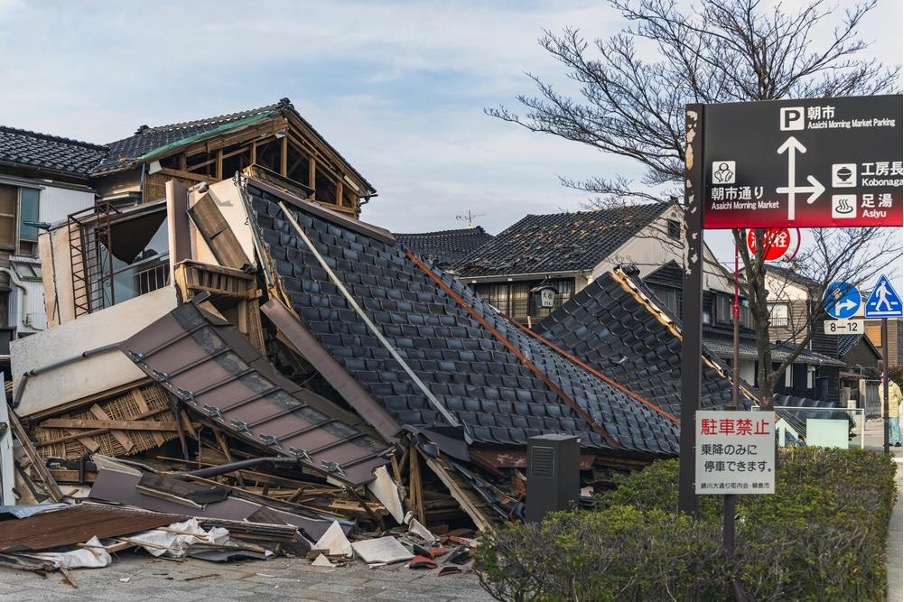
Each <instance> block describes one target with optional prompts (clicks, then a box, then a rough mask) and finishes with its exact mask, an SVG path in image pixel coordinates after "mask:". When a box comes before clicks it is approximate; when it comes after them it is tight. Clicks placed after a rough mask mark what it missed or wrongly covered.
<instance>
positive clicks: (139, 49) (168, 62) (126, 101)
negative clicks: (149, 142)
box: [0, 0, 901, 232]
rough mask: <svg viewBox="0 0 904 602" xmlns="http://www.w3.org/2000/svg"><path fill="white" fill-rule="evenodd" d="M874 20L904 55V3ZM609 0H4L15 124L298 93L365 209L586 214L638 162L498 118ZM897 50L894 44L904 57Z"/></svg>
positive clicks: (151, 116)
mask: <svg viewBox="0 0 904 602" xmlns="http://www.w3.org/2000/svg"><path fill="white" fill-rule="evenodd" d="M875 13H876V14H875V15H871V16H870V17H868V22H866V23H865V24H864V30H863V32H862V33H863V37H865V38H866V39H875V40H877V44H876V46H875V48H874V51H875V52H876V56H879V57H881V58H883V60H886V61H889V62H898V63H900V59H901V37H900V31H901V27H900V24H901V3H900V2H898V1H897V0H881V2H880V6H879V9H877V10H876V11H875ZM613 17H614V13H613V12H612V11H611V9H608V8H607V7H606V5H605V3H604V2H600V1H599V0H537V1H533V2H529V1H524V2H521V1H509V2H496V3H486V2H478V1H477V0H467V1H466V0H460V1H451V2H415V1H405V0H391V1H381V2H372V1H369V0H357V1H343V2H322V1H314V0H298V1H289V0H282V1H281V0H259V1H258V2H255V3H253V4H252V3H248V2H244V1H239V0H220V1H213V0H196V1H185V0H179V1H175V0H166V1H156V2H129V3H125V2H119V1H115V0H105V1H95V2H91V3H75V2H68V1H65V0H45V1H42V2H40V3H38V2H33V3H26V2H24V1H21V0H0V56H3V57H4V60H3V61H2V63H0V81H3V86H0V107H3V112H2V116H0V122H2V124H3V125H8V126H12V127H20V128H25V129H31V130H36V131H42V132H47V133H52V134H57V135H62V136H67V137H74V138H79V139H83V140H88V141H91V142H109V141H113V140H117V139H119V138H123V137H126V136H129V135H131V134H132V133H133V132H134V131H135V129H136V128H137V127H138V126H139V125H142V124H148V125H160V124H165V123H173V122H180V121H187V120H191V119H198V118H203V117H208V116H212V115H219V114H224V113H230V112H234V111H239V110H243V109H248V108H253V107H257V106H262V105H265V104H269V103H273V102H276V101H277V100H278V99H279V98H282V97H285V96H288V97H289V98H291V99H292V101H293V102H294V104H295V106H296V108H297V109H298V110H299V111H300V112H301V113H302V115H304V116H305V118H306V119H308V120H309V121H310V122H311V123H312V124H313V126H314V127H315V128H316V129H317V130H318V131H319V132H320V133H321V134H323V135H324V137H326V138H327V140H329V141H330V143H331V144H333V145H334V146H335V147H336V148H337V149H338V150H339V151H340V152H341V153H342V154H343V155H344V156H346V158H348V160H349V161H350V162H351V163H352V164H353V165H354V166H355V167H356V168H357V169H358V170H359V171H360V172H361V173H362V174H363V175H364V176H365V177H366V178H367V179H369V180H370V181H371V182H372V183H373V184H374V185H375V186H376V187H377V189H378V190H379V192H380V196H379V197H377V198H375V199H373V200H372V201H371V203H370V204H368V205H367V206H366V207H365V211H364V217H365V219H368V220H369V221H373V222H375V223H378V224H380V225H382V226H385V227H388V228H390V229H392V230H396V231H400V230H404V231H418V230H422V231H427V230H439V229H445V228H455V227H460V225H461V222H459V221H458V220H456V219H455V216H456V215H461V214H463V213H466V212H467V211H469V210H470V211H471V212H472V213H474V214H478V215H479V216H480V217H479V218H478V219H477V223H479V224H482V225H484V227H486V228H487V229H488V230H490V231H494V232H498V231H499V230H501V229H503V228H505V227H506V226H508V225H510V224H511V223H514V222H515V221H517V220H518V219H520V218H521V217H522V216H523V215H524V214H526V213H529V212H533V213H548V212H555V211H560V210H577V209H579V208H580V205H581V203H582V202H583V201H584V200H585V198H586V195H585V194H583V193H580V192H575V191H570V190H567V189H564V188H562V187H561V186H560V185H559V183H558V179H557V177H556V176H557V175H565V176H569V177H573V178H577V179H580V178H583V177H589V176H594V175H614V174H615V173H627V174H629V175H634V177H636V176H637V174H638V173H639V169H638V167H637V166H636V165H635V164H633V163H631V162H629V161H627V160H619V159H614V158H612V157H607V156H605V155H602V154H600V153H598V152H595V151H593V150H592V149H588V148H584V147H582V146H581V145H578V144H572V143H568V142H564V141H562V140H559V139H556V138H554V137H551V136H545V135H540V134H530V133H528V132H526V131H525V130H523V129H520V128H518V127H517V126H515V125H511V124H506V123H503V122H501V121H498V120H494V119H492V118H489V117H487V116H486V115H484V114H483V109H484V107H494V106H497V105H499V104H500V103H504V104H507V105H509V106H513V107H514V106H515V105H516V104H517V103H516V101H515V100H514V97H515V95H516V94H518V93H525V94H532V93H533V91H534V90H533V87H532V84H531V82H530V81H529V80H528V79H527V78H526V77H525V76H524V72H525V71H531V72H536V73H540V74H542V76H543V77H544V78H546V79H548V80H551V81H553V82H556V83H559V82H566V81H567V80H566V78H565V75H564V73H563V72H562V68H561V65H559V64H558V63H557V62H556V61H555V60H554V59H552V57H550V56H549V55H548V54H547V53H546V52H545V51H543V50H542V49H541V48H540V47H539V46H538V45H537V38H538V37H540V36H541V35H542V29H543V28H547V29H550V30H553V31H559V30H561V28H562V27H564V26H566V25H574V26H578V27H580V28H581V29H582V30H583V32H584V33H585V34H586V35H587V37H588V38H591V39H592V38H594V37H608V36H609V35H612V34H614V33H616V31H617V28H619V27H621V25H622V23H621V21H619V20H617V19H615V18H613ZM889 55H890V56H889Z"/></svg>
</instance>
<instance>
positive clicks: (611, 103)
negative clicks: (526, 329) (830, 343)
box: [486, 0, 901, 406]
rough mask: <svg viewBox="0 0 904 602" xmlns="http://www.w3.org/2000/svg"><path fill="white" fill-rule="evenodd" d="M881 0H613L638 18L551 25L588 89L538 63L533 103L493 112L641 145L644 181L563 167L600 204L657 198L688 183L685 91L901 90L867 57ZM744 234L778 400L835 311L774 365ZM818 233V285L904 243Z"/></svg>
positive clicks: (720, 94) (761, 285) (736, 95)
mask: <svg viewBox="0 0 904 602" xmlns="http://www.w3.org/2000/svg"><path fill="white" fill-rule="evenodd" d="M876 1H877V0H865V1H864V2H862V3H857V4H848V3H843V4H844V5H843V6H838V5H836V4H834V3H830V2H827V1H826V0H808V1H805V2H804V3H803V4H801V5H800V7H799V8H798V9H797V10H796V12H791V9H790V8H787V7H786V5H785V4H774V5H773V4H772V3H770V2H764V1H761V0H699V1H698V2H697V3H695V4H690V3H689V2H679V1H678V0H609V4H610V5H612V7H614V8H615V9H617V10H618V11H619V12H620V13H621V15H622V17H623V18H624V19H625V20H626V21H627V26H626V28H625V29H624V30H623V32H622V33H621V34H619V35H616V36H614V37H611V38H608V39H596V40H593V41H592V42H591V41H588V40H587V39H586V38H585V37H584V36H583V34H582V33H581V32H580V30H578V29H576V28H566V29H565V30H564V31H562V32H561V33H560V34H556V33H553V32H551V31H548V30H547V31H546V32H545V35H544V36H543V37H542V38H541V39H540V45H541V46H542V47H543V48H544V49H545V50H546V51H547V52H549V53H550V54H551V55H552V56H553V57H554V58H555V59H556V60H558V61H559V62H560V63H561V64H562V65H564V66H565V68H566V69H567V75H568V77H569V78H570V79H571V80H573V81H574V82H576V83H577V84H578V93H577V94H575V95H569V94H563V93H560V92H559V91H558V90H557V88H556V87H555V86H553V85H552V84H550V83H548V82H547V81H545V80H544V79H542V78H541V77H540V76H538V75H535V74H530V73H528V77H530V78H531V79H532V80H533V82H534V83H535V84H536V86H537V90H538V91H539V94H538V95H536V96H527V95H521V96H518V97H517V98H518V101H519V102H520V103H521V105H523V107H524V108H525V109H526V112H524V114H518V113H516V112H513V111H512V110H510V109H508V108H506V107H504V106H501V107H498V108H492V109H487V110H486V112H487V114H489V115H491V116H493V117H497V118H499V119H503V120H505V121H509V122H512V123H516V124H519V125H521V126H523V127H525V128H527V129H529V130H531V131H534V132H543V133H547V134H553V135H555V136H559V137H562V138H565V139H567V140H573V141H575V142H580V143H583V144H587V145H589V146H592V147H594V148H597V149H599V150H600V151H601V152H604V153H614V154H616V155H621V156H624V157H630V158H632V159H635V160H636V161H639V162H640V163H641V164H642V165H643V166H644V167H645V168H646V169H645V172H644V175H643V177H642V179H641V181H640V183H639V184H640V186H636V185H634V183H633V182H630V181H628V180H626V179H624V178H620V177H615V178H605V177H593V178H591V179H587V180H580V181H576V180H572V179H568V178H561V179H562V183H563V184H564V185H565V186H569V187H573V188H578V189H581V190H585V191H587V192H589V193H591V194H593V195H595V198H594V200H593V201H592V203H593V204H594V205H595V206H600V207H603V206H613V205H615V204H619V203H621V204H624V203H625V202H631V201H636V200H637V199H648V200H649V199H654V198H656V199H658V198H661V196H662V190H663V189H664V190H665V193H664V194H667V195H669V194H670V195H674V196H678V195H680V194H681V191H680V183H681V182H682V181H683V178H684V151H685V137H684V131H685V107H686V105H687V104H692V103H707V104H708V103H723V102H738V101H749V100H774V99H782V98H814V97H838V96H865V95H873V94H884V93H895V92H899V91H900V86H899V81H900V75H901V68H900V66H896V67H887V66H885V65H883V64H882V63H881V62H879V61H878V60H876V59H870V58H866V59H864V58H861V56H863V55H864V54H865V53H864V51H865V50H866V49H867V48H868V44H867V43H866V42H865V41H864V40H862V39H861V38H860V37H859V33H858V26H859V25H860V23H861V21H862V20H863V17H864V15H866V14H867V13H868V12H869V11H870V10H872V9H873V8H874V7H875V6H876ZM646 57H653V59H652V60H648V59H647V58H646ZM733 235H734V239H735V241H736V243H737V244H738V246H739V248H740V250H741V256H742V260H743V264H744V267H743V271H744V275H745V278H744V282H745V285H744V289H745V290H744V292H745V293H746V297H747V299H748V301H749V303H750V310H751V318H752V321H753V325H754V329H755V331H756V338H757V349H758V353H759V358H760V362H759V375H758V377H759V378H758V380H759V388H760V393H761V396H762V401H763V403H764V404H765V405H767V406H768V405H770V403H771V397H772V391H773V388H774V384H775V383H776V381H777V379H778V378H779V377H780V376H781V375H782V373H783V372H784V370H785V368H786V367H787V366H788V365H789V364H790V363H792V362H793V361H794V360H795V359H796V358H797V357H798V355H799V354H800V353H801V352H802V351H803V350H804V349H806V347H807V345H808V343H809V340H810V338H811V336H812V332H813V329H812V326H813V324H815V323H816V322H817V321H818V320H819V319H820V318H823V317H825V311H824V308H822V307H821V305H820V304H815V306H814V311H813V312H812V314H811V316H810V320H809V325H810V326H811V328H809V330H808V333H810V334H808V335H806V336H803V337H801V338H798V343H797V346H796V349H795V350H794V352H793V353H791V354H790V355H788V356H787V357H786V358H785V359H784V360H783V361H782V362H781V364H780V365H778V367H777V369H775V370H773V369H772V354H771V349H772V345H771V341H770V337H769V323H770V322H769V318H770V314H769V305H768V300H767V288H766V285H765V280H766V264H765V262H764V260H763V254H762V250H763V249H764V247H765V245H764V244H763V243H764V241H763V236H764V232H763V231H762V230H758V231H756V233H755V235H756V237H757V241H758V244H757V249H758V252H757V253H756V254H751V253H749V252H747V248H746V244H745V240H744V236H745V232H743V231H741V230H734V231H733ZM813 236H814V243H813V244H812V245H811V246H812V248H811V249H810V250H809V251H807V252H806V253H804V254H803V255H802V256H801V257H800V258H799V259H798V261H797V262H796V263H795V264H794V269H795V270H798V271H800V272H801V273H804V274H806V275H807V276H809V277H810V278H811V279H812V280H814V281H815V282H816V283H818V286H817V289H818V288H819V287H820V286H821V287H823V288H824V287H825V285H826V284H827V283H829V282H831V281H832V280H835V279H838V278H851V277H854V278H853V279H854V280H855V281H857V282H858V283H859V282H863V281H865V280H866V276H867V275H875V273H876V268H875V267H874V266H883V265H887V264H888V262H889V261H891V260H892V259H893V258H895V257H899V256H900V254H901V247H900V239H899V236H895V234H893V233H892V232H891V231H890V230H889V229H887V228H886V229H881V228H856V229H826V230H817V231H814V233H813ZM865 249H871V251H869V252H866V251H865ZM814 292H815V293H816V294H817V295H819V294H821V291H819V290H816V291H814Z"/></svg>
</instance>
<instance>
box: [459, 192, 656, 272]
mask: <svg viewBox="0 0 904 602" xmlns="http://www.w3.org/2000/svg"><path fill="white" fill-rule="evenodd" d="M670 205H671V204H670V203H649V204H645V205H634V206H630V207H622V208H616V209H600V210H598V211H580V212H576V213H556V214H551V215H528V216H527V217H525V218H524V219H522V220H521V221H519V222H518V223H516V224H514V225H513V226H510V227H509V228H507V229H506V230H504V231H503V232H501V233H500V234H498V235H496V236H495V237H494V238H493V240H492V241H491V242H490V243H488V244H486V245H484V246H483V247H481V248H480V249H478V250H477V251H475V252H474V253H472V254H471V255H469V256H468V257H466V258H464V259H463V260H461V261H459V262H458V263H457V264H456V265H455V266H453V267H454V269H455V270H456V272H458V273H459V274H461V275H462V276H497V275H506V274H537V273H550V272H572V271H580V270H590V269H593V268H594V267H596V266H597V265H599V264H600V263H601V262H602V261H603V260H605V259H606V258H607V257H609V256H610V255H612V253H614V252H615V251H616V250H617V249H618V248H619V247H621V246H622V245H623V244H625V242H627V241H628V240H629V239H630V238H631V237H632V236H634V235H635V234H637V232H638V231H639V230H640V229H641V228H643V227H644V226H646V225H648V224H649V223H650V222H652V221H653V219H654V218H655V217H657V216H658V215H660V214H661V213H662V212H663V211H665V209H666V208H667V207H669V206H670Z"/></svg>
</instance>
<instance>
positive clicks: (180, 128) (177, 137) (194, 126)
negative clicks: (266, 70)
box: [92, 99, 291, 175]
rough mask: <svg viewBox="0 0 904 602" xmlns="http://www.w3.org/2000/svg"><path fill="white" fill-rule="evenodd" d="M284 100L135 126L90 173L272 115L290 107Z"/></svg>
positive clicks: (112, 168)
mask: <svg viewBox="0 0 904 602" xmlns="http://www.w3.org/2000/svg"><path fill="white" fill-rule="evenodd" d="M284 101H285V104H283V103H282V101H281V102H280V103H276V104H272V105H267V106H265V107H260V108H258V109H251V110H248V111H240V112H238V113H230V114H229V115H220V116H217V117H208V118H206V119H198V120H196V121H187V122H184V123H174V124H171V125H161V126H156V127H148V126H146V125H143V126H141V127H139V128H138V130H137V131H136V132H135V134H133V135H132V136H129V137H128V138H123V139H122V140H117V141H116V142H111V143H110V144H108V145H107V147H108V148H109V154H108V155H107V156H106V158H105V159H104V160H103V161H101V162H100V163H99V164H98V165H97V166H96V167H95V168H94V170H93V174H92V175H101V174H104V173H109V172H114V171H119V170H121V169H128V168H130V167H132V166H133V165H135V163H136V161H137V160H138V159H139V158H140V157H142V156H144V155H147V154H148V153H151V152H154V151H157V150H160V149H163V148H165V147H167V146H170V145H174V144H177V143H181V142H188V141H190V140H194V139H196V138H199V137H207V136H206V135H213V134H215V133H219V132H221V131H224V130H228V129H232V128H234V127H237V126H239V125H243V124H246V123H249V122H251V121H255V120H257V119H262V118H265V117H269V116H271V115H274V114H276V112H277V111H278V110H279V109H280V107H281V106H291V105H289V104H288V99H284Z"/></svg>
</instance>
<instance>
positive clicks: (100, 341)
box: [10, 286, 177, 416]
mask: <svg viewBox="0 0 904 602" xmlns="http://www.w3.org/2000/svg"><path fill="white" fill-rule="evenodd" d="M176 305H177V301H176V290H175V288H174V287H172V286H167V287H164V288H161V289H158V290H156V291H154V292H152V293H148V294H146V295H142V296H140V297H136V298H134V299H130V300H129V301H125V302H123V303H119V304H117V305H114V306H113V307H108V308H106V309H103V310H101V311H98V312H95V313H92V314H89V315H86V316H82V317H80V318H79V319H78V320H73V321H72V322H69V323H66V324H63V325H62V326H58V327H56V328H53V329H50V330H47V331H44V332H41V333H38V334H34V335H32V336H30V337H26V338H24V339H19V340H17V341H12V342H11V343H10V355H11V356H12V357H11V360H12V373H13V374H12V376H13V387H14V389H13V390H14V391H15V390H17V388H18V386H19V383H20V382H21V380H22V375H23V374H25V373H26V372H28V371H29V370H33V369H36V368H42V367H45V366H48V365H50V364H53V363H55V362H59V361H60V360H63V359H67V358H72V357H77V356H79V355H80V354H82V353H83V352H85V351H91V350H93V349H97V348H99V347H103V346H104V345H109V344H113V343H119V342H121V341H123V340H125V339H127V338H129V337H130V336H132V335H133V334H135V333H136V332H138V331H139V330H141V329H143V328H145V327H147V326H148V325H149V324H151V323H152V322H153V321H155V320H157V319H158V318H160V317H162V316H163V315H165V314H166V313H167V312H169V311H171V310H173V309H174V308H175V307H176ZM144 377H145V375H144V373H143V372H142V371H141V370H139V369H138V368H136V367H135V365H134V364H133V363H132V361H131V360H130V359H128V358H127V357H126V356H125V354H123V353H122V352H121V351H119V350H113V351H109V352H105V353H102V354H99V355H97V356H93V357H88V358H82V359H80V360H79V361H76V362H74V363H71V364H68V365H66V366H62V367H59V368H51V369H48V370H47V371H46V372H39V373H38V374H37V375H35V376H31V377H29V378H28V380H27V383H26V385H25V388H24V390H23V394H22V397H21V400H20V402H19V406H18V407H17V409H16V411H17V412H18V413H19V415H20V416H30V415H32V414H35V413H38V412H43V411H44V410H47V409H50V408H53V407H56V406H59V405H62V404H65V403H68V402H71V401H76V400H78V399H82V398H84V397H88V396H91V395H95V394H97V393H102V392H104V391H108V390H110V389H114V388H116V387H120V386H123V385H126V384H129V383H132V382H135V381H138V380H140V379H142V378H144Z"/></svg>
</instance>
